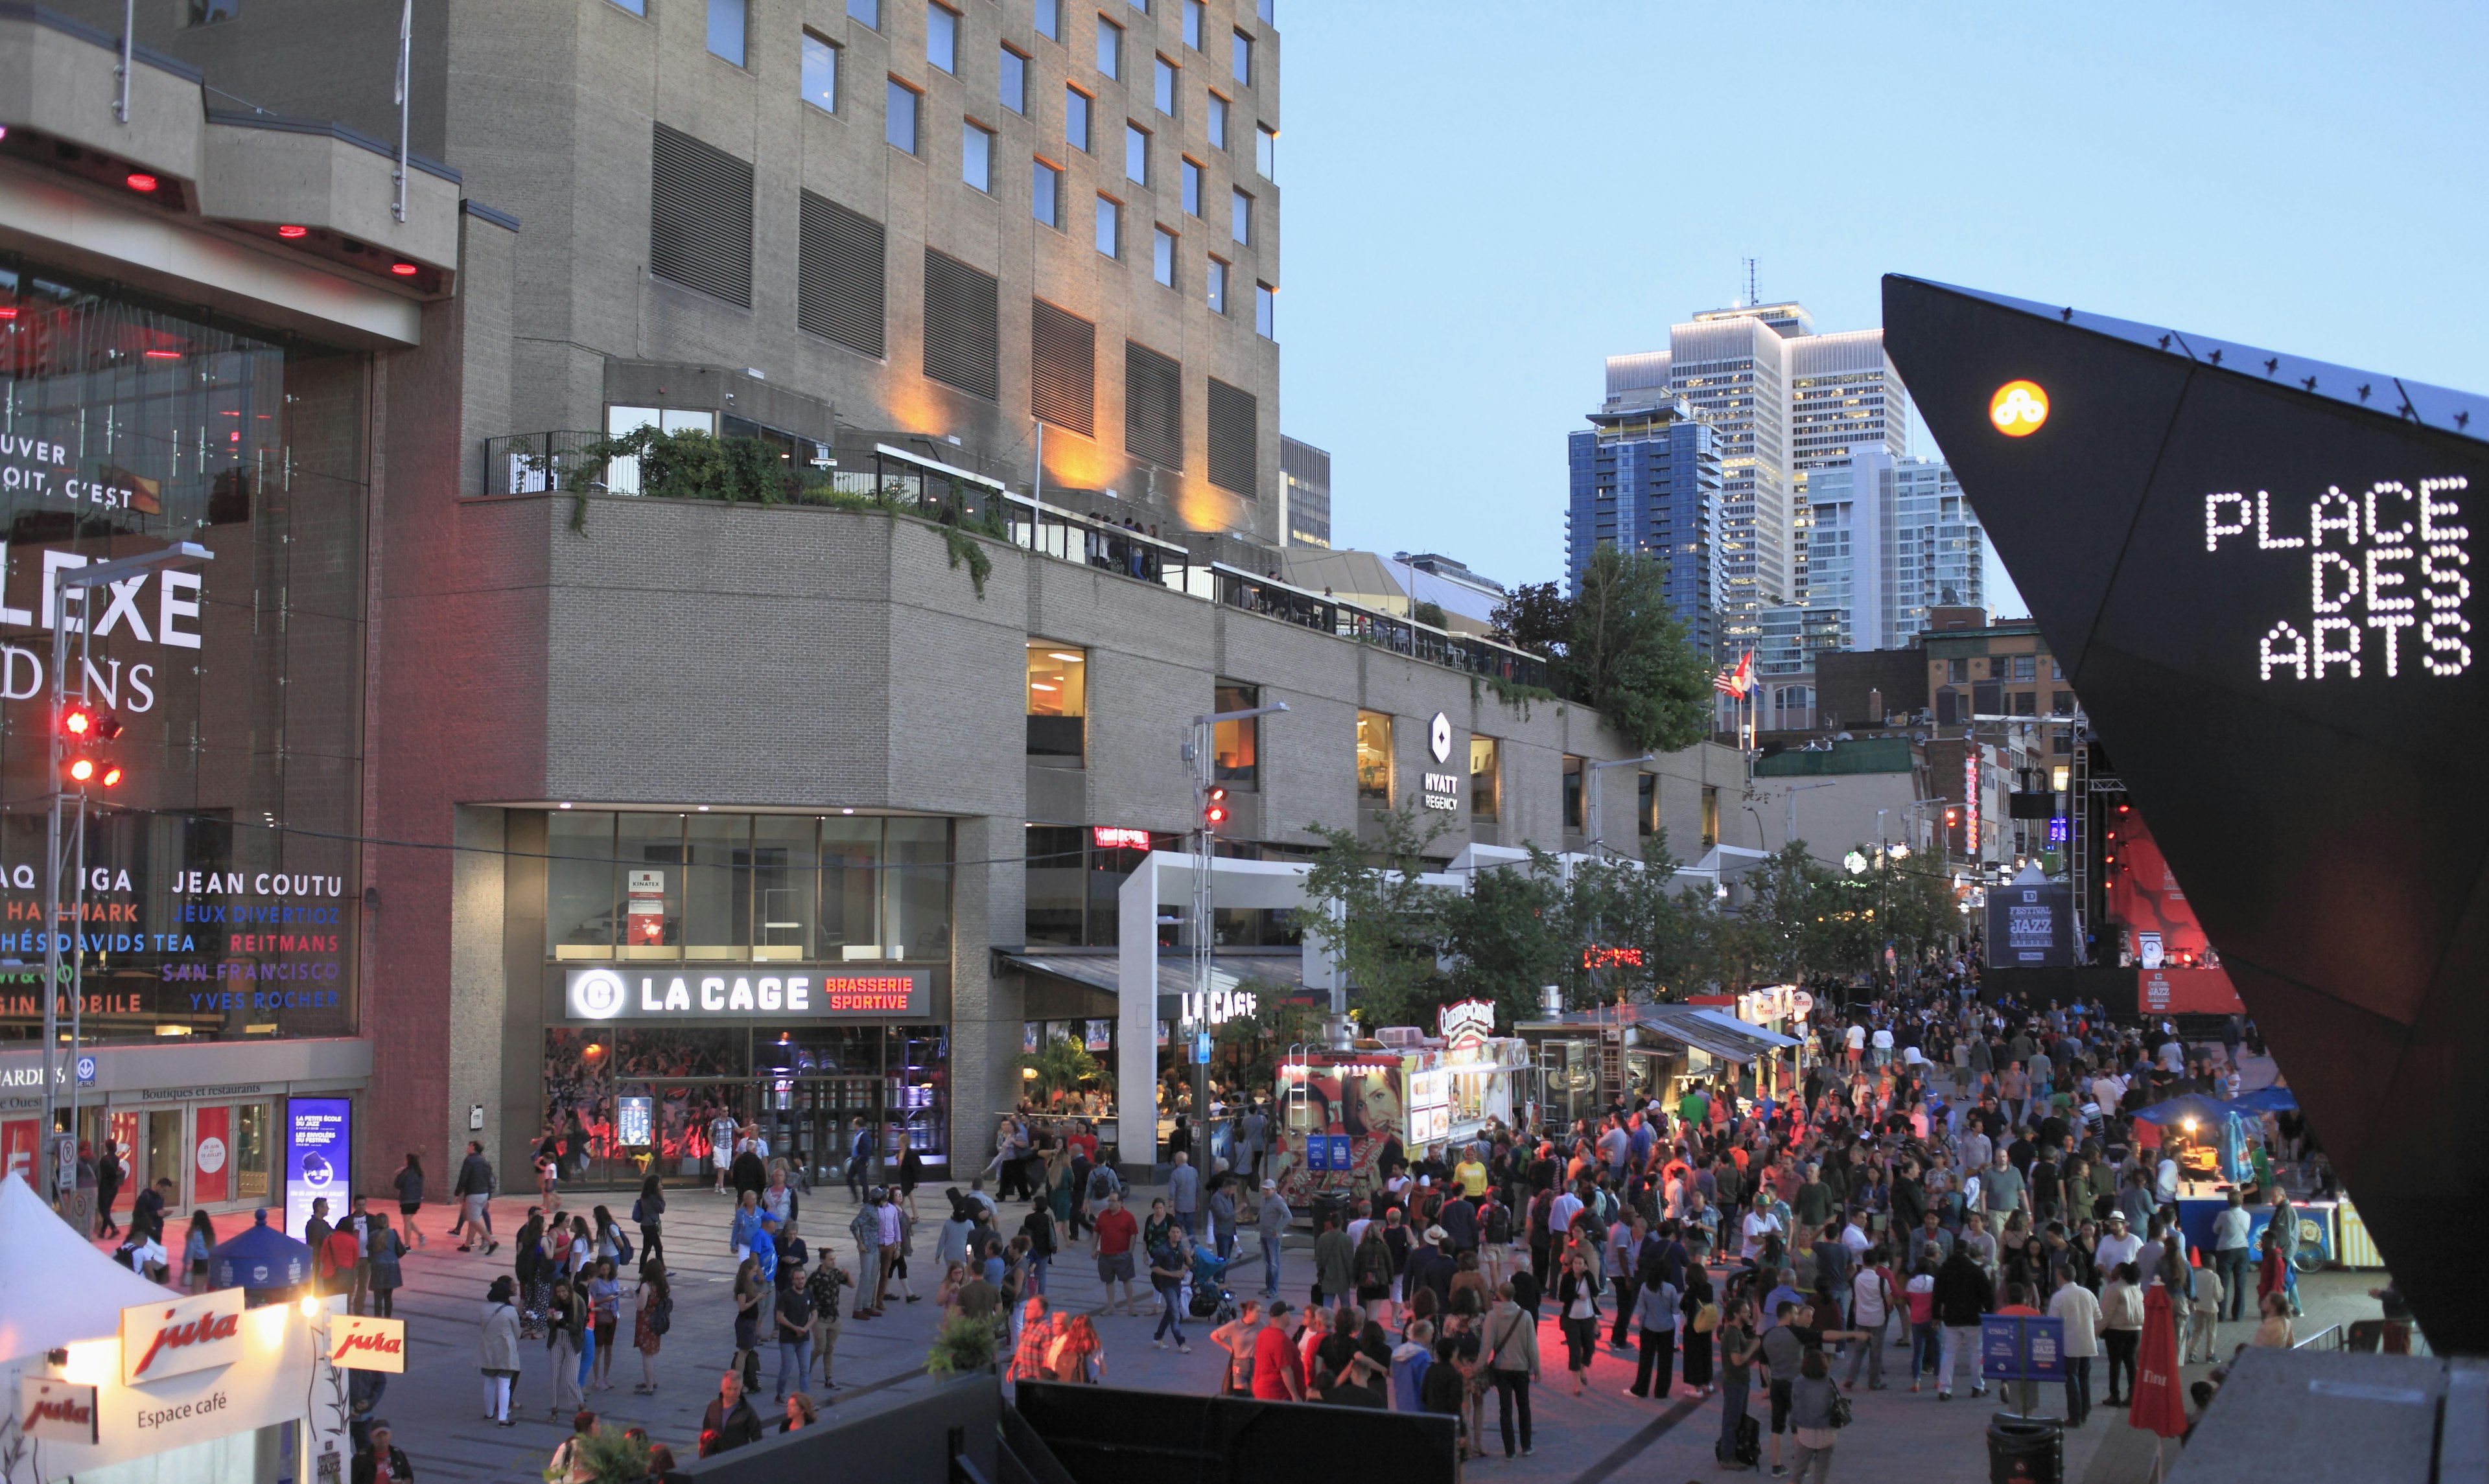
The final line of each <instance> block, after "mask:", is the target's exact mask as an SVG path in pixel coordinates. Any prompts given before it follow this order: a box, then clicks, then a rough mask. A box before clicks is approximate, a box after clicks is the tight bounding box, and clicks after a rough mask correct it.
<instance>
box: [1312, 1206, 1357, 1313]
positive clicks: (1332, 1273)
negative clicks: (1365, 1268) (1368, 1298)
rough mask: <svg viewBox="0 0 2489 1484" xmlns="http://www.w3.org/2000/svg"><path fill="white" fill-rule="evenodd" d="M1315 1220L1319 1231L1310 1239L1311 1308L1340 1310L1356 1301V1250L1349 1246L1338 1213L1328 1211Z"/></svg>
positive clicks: (1346, 1234)
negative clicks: (1312, 1273)
mask: <svg viewBox="0 0 2489 1484" xmlns="http://www.w3.org/2000/svg"><path fill="white" fill-rule="evenodd" d="M1318 1219H1319V1222H1320V1226H1321V1230H1320V1231H1319V1232H1317V1233H1316V1234H1315V1237H1314V1291H1313V1307H1315V1308H1324V1307H1330V1308H1339V1309H1344V1308H1347V1307H1348V1306H1349V1304H1350V1303H1351V1302H1353V1301H1354V1300H1355V1299H1356V1294H1357V1249H1356V1248H1355V1247H1353V1246H1351V1245H1349V1241H1348V1233H1347V1232H1346V1231H1345V1230H1343V1229H1342V1228H1341V1226H1340V1220H1339V1214H1338V1213H1336V1212H1328V1213H1324V1214H1323V1215H1322V1216H1321V1217H1319V1218H1318Z"/></svg>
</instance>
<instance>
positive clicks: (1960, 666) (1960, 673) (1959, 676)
mask: <svg viewBox="0 0 2489 1484" xmlns="http://www.w3.org/2000/svg"><path fill="white" fill-rule="evenodd" d="M1945 680H1946V682H1947V683H1949V684H1952V685H1966V684H1968V683H1969V681H1970V661H1968V660H1947V661H1945Z"/></svg>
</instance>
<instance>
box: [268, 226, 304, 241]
mask: <svg viewBox="0 0 2489 1484" xmlns="http://www.w3.org/2000/svg"><path fill="white" fill-rule="evenodd" d="M276 235H277V236H279V237H281V238H284V239H285V240H286V241H287V242H292V241H293V240H294V239H296V238H298V237H308V236H310V235H311V229H310V228H309V227H297V226H293V225H290V224H289V225H286V226H282V227H279V228H277V229H276Z"/></svg>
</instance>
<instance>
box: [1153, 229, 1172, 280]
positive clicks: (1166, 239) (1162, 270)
mask: <svg viewBox="0 0 2489 1484" xmlns="http://www.w3.org/2000/svg"><path fill="white" fill-rule="evenodd" d="M1150 276H1151V277H1153V278H1155V279H1157V280H1158V281H1159V282H1160V283H1163V284H1165V285H1166V286H1167V287H1168V288H1170V289H1171V288H1174V287H1175V234H1174V233H1172V232H1170V231H1168V230H1167V229H1166V228H1164V227H1159V228H1158V229H1157V231H1156V232H1155V233H1154V234H1153V235H1152V237H1151V240H1150Z"/></svg>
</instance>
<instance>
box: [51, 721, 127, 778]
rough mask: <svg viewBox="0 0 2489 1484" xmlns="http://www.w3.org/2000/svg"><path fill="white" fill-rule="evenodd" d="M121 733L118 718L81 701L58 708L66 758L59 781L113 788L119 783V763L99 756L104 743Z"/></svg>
mask: <svg viewBox="0 0 2489 1484" xmlns="http://www.w3.org/2000/svg"><path fill="white" fill-rule="evenodd" d="M120 735H121V719H120V718H119V717H117V716H114V715H113V714H112V713H111V712H109V711H105V710H100V709H99V708H97V707H95V706H92V705H89V704H87V703H86V702H85V701H82V700H73V701H71V702H70V703H69V704H67V705H66V706H64V707H62V708H61V743H62V746H63V748H64V749H65V750H66V752H67V753H68V759H67V761H66V762H65V763H64V764H63V766H62V768H61V775H62V781H63V783H64V784H65V785H72V786H75V787H78V788H87V787H96V788H114V787H118V786H120V784H121V765H120V764H119V763H116V762H112V761H109V760H108V759H106V758H105V757H103V756H101V754H102V751H103V749H104V747H105V746H106V744H108V743H110V742H111V741H112V740H113V739H114V738H116V737H118V736H120Z"/></svg>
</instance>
